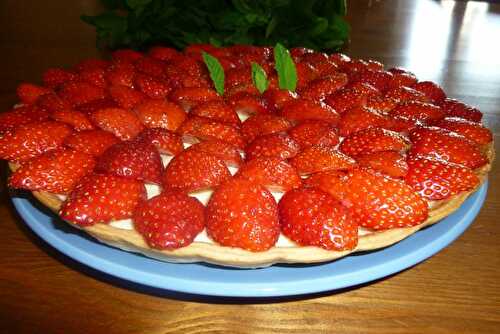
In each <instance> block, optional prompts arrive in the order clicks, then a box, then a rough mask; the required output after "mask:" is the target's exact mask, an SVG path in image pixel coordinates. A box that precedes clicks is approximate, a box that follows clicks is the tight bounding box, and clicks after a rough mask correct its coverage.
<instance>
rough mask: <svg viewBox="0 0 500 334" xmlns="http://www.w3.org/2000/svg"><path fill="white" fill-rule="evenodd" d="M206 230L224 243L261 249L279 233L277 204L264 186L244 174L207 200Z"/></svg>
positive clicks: (216, 239) (230, 245)
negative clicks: (243, 177) (248, 178)
mask: <svg viewBox="0 0 500 334" xmlns="http://www.w3.org/2000/svg"><path fill="white" fill-rule="evenodd" d="M206 219H207V220H206V224H207V234H208V236H209V237H210V238H212V239H213V240H214V241H215V242H217V243H218V244H220V245H222V246H228V247H238V248H243V249H245V250H249V251H252V252H262V251H266V250H268V249H269V248H271V247H273V246H274V245H275V244H276V242H277V241H278V237H279V235H280V226H279V221H278V208H277V204H276V201H275V200H274V198H273V196H272V195H271V193H270V192H269V191H268V190H267V189H266V188H264V187H263V186H261V185H259V184H256V183H254V182H251V181H249V180H245V179H242V178H238V179H232V180H231V181H229V182H226V183H224V184H223V185H221V186H220V187H218V188H217V189H216V190H215V192H214V193H213V194H212V197H211V198H210V201H209V202H208V206H207V211H206Z"/></svg>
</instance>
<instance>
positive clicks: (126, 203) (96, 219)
mask: <svg viewBox="0 0 500 334" xmlns="http://www.w3.org/2000/svg"><path fill="white" fill-rule="evenodd" d="M145 200H146V188H145V187H144V184H143V183H142V182H141V181H138V180H134V179H129V178H125V177H121V176H115V175H101V174H92V175H89V176H86V177H84V178H83V179H82V180H81V182H79V183H78V184H77V185H76V186H75V188H74V189H73V191H72V192H71V193H70V195H69V196H68V198H67V199H66V200H65V201H64V203H63V204H62V207H61V210H60V211H59V216H60V217H61V218H62V219H64V220H66V221H68V222H71V223H73V224H76V225H80V226H91V225H94V224H97V223H103V224H108V223H109V222H111V221H113V220H120V219H127V218H132V214H133V213H134V210H135V208H136V207H137V205H138V204H139V203H141V202H143V201H145ZM103 208H105V210H103Z"/></svg>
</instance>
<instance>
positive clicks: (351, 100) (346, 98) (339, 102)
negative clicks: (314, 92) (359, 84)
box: [325, 89, 376, 115]
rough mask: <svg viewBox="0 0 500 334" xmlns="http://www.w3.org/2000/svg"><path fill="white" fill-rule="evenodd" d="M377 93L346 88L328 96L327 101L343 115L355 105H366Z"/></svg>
mask: <svg viewBox="0 0 500 334" xmlns="http://www.w3.org/2000/svg"><path fill="white" fill-rule="evenodd" d="M375 95H376V94H375ZM375 95H373V94H372V95H367V94H365V93H362V92H360V91H358V90H356V89H344V90H341V91H339V92H337V93H335V94H332V95H330V96H328V97H327V98H326V99H325V103H326V104H328V105H329V106H330V107H332V108H333V109H334V110H335V111H336V112H338V113H339V114H341V115H342V114H344V113H346V112H347V111H349V110H350V109H352V108H354V107H360V106H363V105H365V104H366V101H367V100H368V98H369V97H370V96H375Z"/></svg>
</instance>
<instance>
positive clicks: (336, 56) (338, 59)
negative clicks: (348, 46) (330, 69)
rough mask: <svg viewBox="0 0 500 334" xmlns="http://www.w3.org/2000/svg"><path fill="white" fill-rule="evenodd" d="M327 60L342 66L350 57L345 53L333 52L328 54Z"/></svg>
mask: <svg viewBox="0 0 500 334" xmlns="http://www.w3.org/2000/svg"><path fill="white" fill-rule="evenodd" d="M328 60H329V61H331V62H333V63H334V64H335V65H337V66H338V67H339V68H340V67H343V65H344V64H345V63H348V62H350V61H351V58H349V57H348V56H347V55H345V54H343V53H340V52H335V53H332V54H330V55H329V56H328Z"/></svg>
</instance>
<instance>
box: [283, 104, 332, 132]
mask: <svg viewBox="0 0 500 334" xmlns="http://www.w3.org/2000/svg"><path fill="white" fill-rule="evenodd" d="M281 116H283V117H286V118H288V119H290V120H292V121H295V122H301V121H305V120H311V119H313V120H320V121H324V122H328V123H330V124H332V125H334V126H335V125H336V124H337V123H338V122H339V120H340V116H339V114H338V113H337V112H336V111H335V110H333V108H332V107H330V106H329V105H327V104H325V103H323V102H314V101H311V100H306V99H298V100H294V101H291V102H289V103H287V104H286V105H285V106H283V109H282V110H281Z"/></svg>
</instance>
